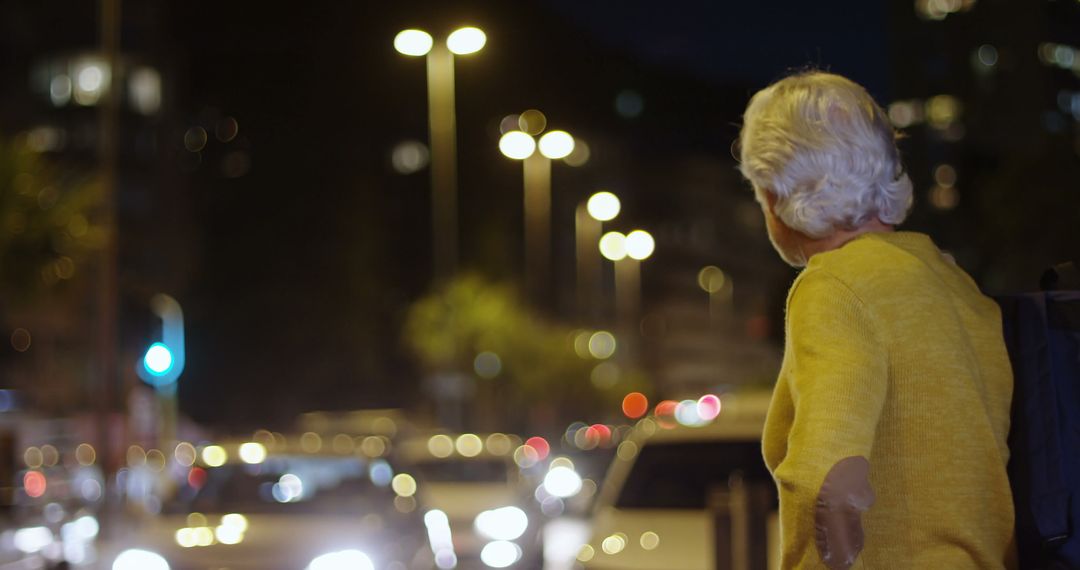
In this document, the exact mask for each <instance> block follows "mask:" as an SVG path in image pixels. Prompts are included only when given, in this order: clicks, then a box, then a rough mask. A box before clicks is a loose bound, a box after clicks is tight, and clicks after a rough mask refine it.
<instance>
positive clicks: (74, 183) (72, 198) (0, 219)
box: [0, 138, 104, 301]
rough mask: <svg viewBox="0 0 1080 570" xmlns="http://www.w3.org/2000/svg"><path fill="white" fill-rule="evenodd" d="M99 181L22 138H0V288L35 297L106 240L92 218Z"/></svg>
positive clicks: (14, 295) (26, 297)
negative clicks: (61, 163)
mask: <svg viewBox="0 0 1080 570" xmlns="http://www.w3.org/2000/svg"><path fill="white" fill-rule="evenodd" d="M100 199H101V191H100V186H99V185H98V184H95V183H93V182H91V181H90V180H89V178H88V177H87V176H86V175H85V174H84V173H82V172H79V171H76V170H70V169H64V168H61V167H60V166H59V165H57V164H55V163H53V162H52V161H49V160H46V158H45V157H43V156H42V155H41V154H40V153H38V152H35V151H34V150H33V149H31V148H30V147H29V146H28V145H27V143H26V141H25V140H24V138H17V139H14V140H3V139H0V291H3V292H4V295H5V297H7V300H9V301H10V300H12V299H15V300H19V301H31V300H33V299H34V298H36V297H38V296H39V295H41V294H43V293H47V292H49V291H50V290H52V289H54V288H56V287H59V286H61V285H62V284H63V283H64V282H66V281H68V280H70V279H72V278H73V277H74V276H75V273H76V270H77V269H78V267H79V266H81V265H83V264H84V263H85V262H86V260H87V259H88V258H89V257H90V255H91V254H92V253H93V251H95V250H96V249H98V248H99V247H100V245H101V244H102V243H103V241H104V234H103V230H102V229H101V228H99V227H96V226H94V225H93V224H92V223H91V221H90V216H91V212H92V211H93V210H94V209H95V208H96V207H97V206H98V204H99V203H100Z"/></svg>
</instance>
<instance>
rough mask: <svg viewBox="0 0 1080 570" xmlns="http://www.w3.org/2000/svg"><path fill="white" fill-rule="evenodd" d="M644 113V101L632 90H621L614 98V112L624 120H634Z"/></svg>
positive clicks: (639, 94)
mask: <svg viewBox="0 0 1080 570" xmlns="http://www.w3.org/2000/svg"><path fill="white" fill-rule="evenodd" d="M644 111H645V99H644V98H643V97H642V96H641V93H638V92H637V91H635V90H633V89H623V90H622V91H620V92H619V93H618V95H616V96H615V112H616V113H618V114H619V116H620V117H623V118H625V119H634V118H637V117H640V116H641V113H642V112H644Z"/></svg>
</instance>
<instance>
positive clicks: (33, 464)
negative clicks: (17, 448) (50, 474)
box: [23, 446, 45, 469]
mask: <svg viewBox="0 0 1080 570" xmlns="http://www.w3.org/2000/svg"><path fill="white" fill-rule="evenodd" d="M23 463H25V464H26V466H27V467H29V468H31V469H39V468H40V467H41V466H42V465H43V464H44V463H45V456H44V454H42V453H41V449H40V448H38V447H36V446H30V447H27V448H26V451H24V452H23Z"/></svg>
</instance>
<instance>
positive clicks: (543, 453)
mask: <svg viewBox="0 0 1080 570" xmlns="http://www.w3.org/2000/svg"><path fill="white" fill-rule="evenodd" d="M525 445H527V446H529V447H531V448H533V449H534V450H536V456H537V458H538V459H540V460H541V461H542V460H544V459H546V458H547V456H548V454H549V453H551V446H550V445H548V442H547V440H546V439H544V438H542V437H540V436H536V437H530V438H529V439H527V440H525Z"/></svg>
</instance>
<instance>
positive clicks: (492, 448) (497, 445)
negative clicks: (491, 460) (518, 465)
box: [485, 433, 513, 455]
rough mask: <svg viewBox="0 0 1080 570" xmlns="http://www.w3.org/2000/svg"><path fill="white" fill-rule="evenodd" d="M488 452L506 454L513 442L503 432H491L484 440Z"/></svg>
mask: <svg viewBox="0 0 1080 570" xmlns="http://www.w3.org/2000/svg"><path fill="white" fill-rule="evenodd" d="M485 444H486V447H487V450H488V453H490V454H492V455H506V454H508V453H510V450H511V448H513V442H511V441H510V438H509V437H507V435H506V434H503V433H493V434H491V435H489V436H488V437H487V441H486V442H485Z"/></svg>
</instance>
